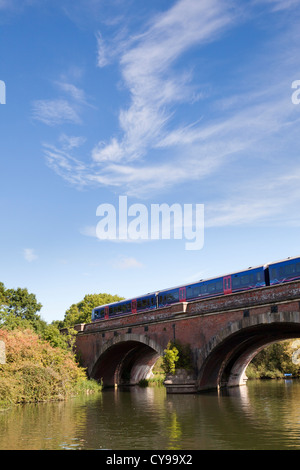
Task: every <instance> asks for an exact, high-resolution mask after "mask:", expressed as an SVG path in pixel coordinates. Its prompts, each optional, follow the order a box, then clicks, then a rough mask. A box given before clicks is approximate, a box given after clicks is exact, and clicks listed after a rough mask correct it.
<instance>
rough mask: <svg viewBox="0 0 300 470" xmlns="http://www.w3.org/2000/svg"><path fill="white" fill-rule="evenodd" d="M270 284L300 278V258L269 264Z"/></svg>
mask: <svg viewBox="0 0 300 470" xmlns="http://www.w3.org/2000/svg"><path fill="white" fill-rule="evenodd" d="M268 270H269V281H270V286H273V285H275V284H281V283H282V282H289V281H294V280H296V279H300V258H299V257H297V258H288V259H286V260H282V261H278V262H276V263H269V264H268Z"/></svg>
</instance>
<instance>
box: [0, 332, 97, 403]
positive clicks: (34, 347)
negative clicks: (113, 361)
mask: <svg viewBox="0 0 300 470" xmlns="http://www.w3.org/2000/svg"><path fill="white" fill-rule="evenodd" d="M0 339H1V340H3V341H4V342H5V345H6V364H2V365H1V366H0V375H1V381H0V403H2V405H3V404H6V405H7V404H17V403H29V402H38V401H47V400H62V399H65V398H66V397H69V396H72V395H76V394H78V393H79V392H80V391H81V390H82V389H83V388H85V389H91V388H92V389H95V384H92V385H91V387H89V385H88V384H89V382H90V381H88V380H87V377H86V373H85V370H84V369H82V368H81V367H79V366H78V364H77V363H76V361H75V358H74V355H73V354H72V353H71V352H70V351H67V350H65V349H61V348H59V347H56V348H53V347H52V346H51V345H50V344H49V343H48V342H47V341H45V340H43V339H41V338H40V337H39V336H38V335H37V334H36V333H34V332H33V331H32V330H18V329H14V330H12V331H10V330H7V329H5V328H2V329H0ZM98 390H99V386H98Z"/></svg>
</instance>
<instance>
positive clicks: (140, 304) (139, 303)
mask: <svg viewBox="0 0 300 470" xmlns="http://www.w3.org/2000/svg"><path fill="white" fill-rule="evenodd" d="M137 308H138V309H139V308H142V301H141V300H138V301H137Z"/></svg>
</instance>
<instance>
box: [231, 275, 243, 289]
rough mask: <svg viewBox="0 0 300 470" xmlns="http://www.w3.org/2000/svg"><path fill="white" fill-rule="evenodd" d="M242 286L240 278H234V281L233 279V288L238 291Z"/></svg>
mask: <svg viewBox="0 0 300 470" xmlns="http://www.w3.org/2000/svg"><path fill="white" fill-rule="evenodd" d="M240 285H241V280H240V278H239V277H238V276H234V277H233V279H232V288H233V289H236V288H238V287H240Z"/></svg>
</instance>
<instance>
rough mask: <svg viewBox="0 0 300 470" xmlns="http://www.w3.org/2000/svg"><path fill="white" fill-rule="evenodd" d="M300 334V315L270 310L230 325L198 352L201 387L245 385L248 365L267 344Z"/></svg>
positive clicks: (198, 382) (198, 384) (199, 388)
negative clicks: (271, 311) (270, 311)
mask: <svg viewBox="0 0 300 470" xmlns="http://www.w3.org/2000/svg"><path fill="white" fill-rule="evenodd" d="M299 337H300V314H299V311H295V312H280V314H278V313H277V312H275V313H268V314H261V315H256V316H253V317H250V318H243V319H242V320H240V321H236V322H233V323H231V324H229V325H228V326H227V327H226V328H224V329H223V330H221V331H220V332H219V334H217V335H216V336H214V337H213V338H212V339H211V340H210V341H209V342H208V343H207V344H206V347H205V349H204V350H202V351H200V350H199V351H198V354H197V356H198V357H197V366H198V367H197V368H198V371H199V375H198V380H197V389H198V390H199V391H201V390H208V389H219V388H222V387H232V386H238V385H243V384H245V382H246V380H247V377H246V374H245V372H246V368H247V366H248V364H249V363H250V362H251V360H252V359H253V358H254V357H255V356H256V354H258V352H259V351H261V350H262V349H264V348H265V347H266V346H268V345H270V344H272V343H276V342H278V341H283V340H287V339H293V338H299Z"/></svg>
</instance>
